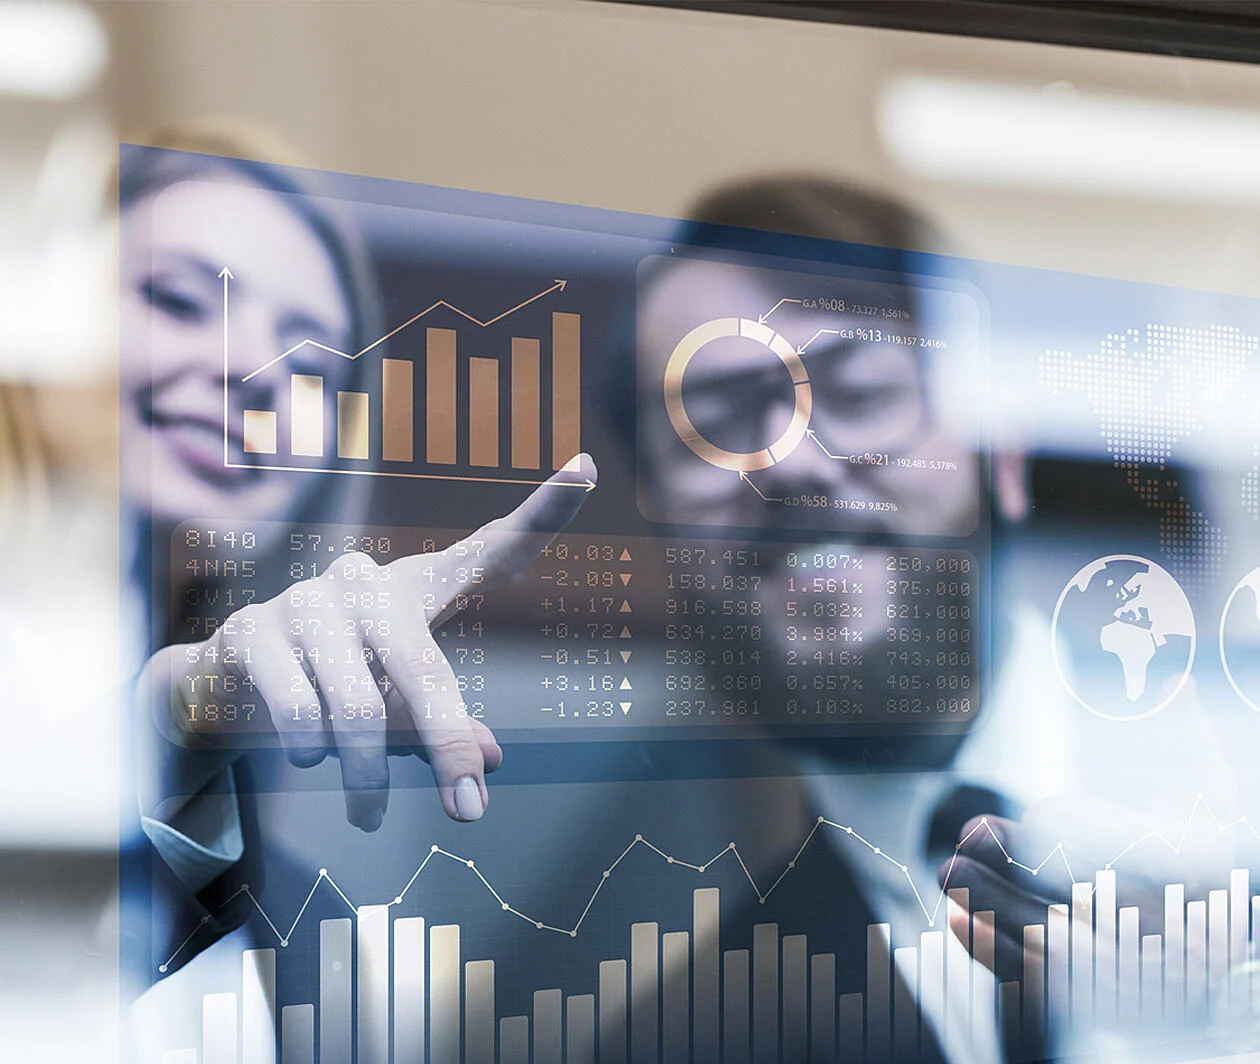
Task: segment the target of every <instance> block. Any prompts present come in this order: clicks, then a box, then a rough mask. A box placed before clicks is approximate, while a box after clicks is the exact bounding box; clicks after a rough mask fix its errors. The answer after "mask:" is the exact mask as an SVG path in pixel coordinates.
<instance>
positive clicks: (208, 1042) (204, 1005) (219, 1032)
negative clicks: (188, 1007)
mask: <svg viewBox="0 0 1260 1064" xmlns="http://www.w3.org/2000/svg"><path fill="white" fill-rule="evenodd" d="M201 1061H202V1064H236V995H235V994H206V995H205V996H204V997H203V998H202V999H201Z"/></svg>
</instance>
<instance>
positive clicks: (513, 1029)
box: [499, 1016, 529, 1064]
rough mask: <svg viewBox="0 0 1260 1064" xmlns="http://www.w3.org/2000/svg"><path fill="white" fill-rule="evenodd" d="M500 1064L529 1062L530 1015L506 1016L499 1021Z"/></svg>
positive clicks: (524, 1063)
mask: <svg viewBox="0 0 1260 1064" xmlns="http://www.w3.org/2000/svg"><path fill="white" fill-rule="evenodd" d="M499 1061H500V1064H529V1017H528V1016H504V1017H503V1019H501V1020H500V1021H499Z"/></svg>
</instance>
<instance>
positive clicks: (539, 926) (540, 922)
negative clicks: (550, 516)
mask: <svg viewBox="0 0 1260 1064" xmlns="http://www.w3.org/2000/svg"><path fill="white" fill-rule="evenodd" d="M534 926H535V927H536V928H538V930H539V931H541V930H542V921H541V920H538V921H536V922H535V924H534Z"/></svg>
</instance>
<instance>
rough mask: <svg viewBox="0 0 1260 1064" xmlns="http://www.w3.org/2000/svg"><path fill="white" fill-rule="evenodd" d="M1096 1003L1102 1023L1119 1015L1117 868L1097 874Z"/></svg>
mask: <svg viewBox="0 0 1260 1064" xmlns="http://www.w3.org/2000/svg"><path fill="white" fill-rule="evenodd" d="M1094 882H1095V888H1094V978H1095V980H1096V983H1095V987H1094V1005H1095V1008H1096V1010H1097V1013H1098V1022H1099V1024H1100V1026H1104V1027H1106V1026H1110V1025H1111V1024H1112V1023H1113V1022H1114V1021H1115V1018H1116V872H1115V869H1107V870H1106V871H1104V872H1099V873H1098V874H1097V876H1095V877H1094Z"/></svg>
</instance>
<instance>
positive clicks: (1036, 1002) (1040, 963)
mask: <svg viewBox="0 0 1260 1064" xmlns="http://www.w3.org/2000/svg"><path fill="white" fill-rule="evenodd" d="M1022 974H1023V978H1024V1003H1023V1010H1022V1022H1021V1026H1022V1028H1023V1031H1024V1033H1025V1034H1026V1035H1027V1036H1028V1037H1029V1038H1030V1039H1033V1040H1036V1039H1040V1037H1041V1033H1042V1032H1043V1031H1044V1030H1045V1029H1046V929H1045V926H1044V925H1042V924H1029V925H1028V926H1027V927H1025V928H1024V964H1023V973H1022Z"/></svg>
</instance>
